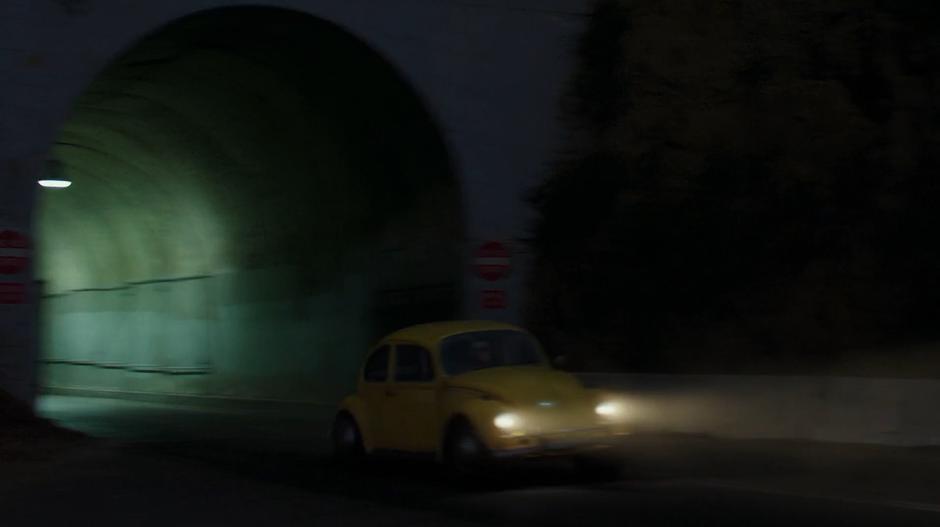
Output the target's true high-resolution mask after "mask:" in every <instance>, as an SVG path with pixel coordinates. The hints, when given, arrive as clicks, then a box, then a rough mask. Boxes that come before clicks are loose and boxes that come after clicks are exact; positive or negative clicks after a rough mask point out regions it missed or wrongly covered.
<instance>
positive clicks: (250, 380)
mask: <svg viewBox="0 0 940 527" xmlns="http://www.w3.org/2000/svg"><path fill="white" fill-rule="evenodd" d="M287 272H289V270H288V271H287ZM337 284H338V285H337V287H334V288H331V289H330V290H327V291H323V292H320V293H319V294H318V295H316V296H308V297H302V298H295V299H294V300H293V301H284V300H282V298H283V297H284V296H285V294H284V293H289V291H287V292H285V291H283V289H284V288H290V286H291V284H290V281H289V280H285V270H278V269H267V270H261V271H253V272H239V273H230V274H223V275H217V276H212V277H204V278H195V279H191V280H179V281H172V282H163V283H160V282H157V283H152V284H139V285H132V286H128V287H126V288H120V289H115V290H107V291H84V292H74V293H69V294H63V295H59V296H55V297H52V298H49V299H48V300H47V301H46V303H45V309H46V310H49V311H51V313H47V314H46V315H45V316H46V318H47V320H50V322H51V323H53V324H56V325H57V327H54V328H50V330H49V331H46V332H45V333H44V335H45V341H44V342H43V343H42V347H43V348H44V349H45V350H46V353H47V355H46V357H45V359H44V363H45V366H44V370H45V372H44V373H45V384H46V386H47V387H48V388H52V389H57V388H69V389H71V390H87V391H102V392H108V391H114V392H129V393H151V394H159V393H163V394H175V395H190V396H202V395H211V396H216V397H234V398H272V399H306V400H316V401H324V402H332V401H336V400H338V398H339V397H340V396H341V394H342V393H343V392H345V391H348V390H349V389H350V388H351V386H352V385H353V381H354V379H355V371H356V369H357V368H358V367H359V364H360V362H361V357H362V355H363V353H365V350H367V349H368V346H369V344H370V342H369V341H368V336H367V334H365V333H364V332H363V331H362V328H363V322H364V321H363V320H362V319H361V315H362V313H363V312H368V309H369V308H370V306H371V304H372V300H373V299H372V298H371V289H370V287H369V286H370V285H371V284H369V283H367V281H366V280H365V277H364V276H362V275H349V276H345V277H342V278H340V279H339V280H337ZM279 289H282V290H279ZM88 296H91V297H92V298H85V297H88ZM73 306H74V307H73ZM95 308H97V309H95ZM197 313H198V314H199V315H200V317H199V318H195V315H196V314H197ZM89 330H91V332H90V331H89Z"/></svg>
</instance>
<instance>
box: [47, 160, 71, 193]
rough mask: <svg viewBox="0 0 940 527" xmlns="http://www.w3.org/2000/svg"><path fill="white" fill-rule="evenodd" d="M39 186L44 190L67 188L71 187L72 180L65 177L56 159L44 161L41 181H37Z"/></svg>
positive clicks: (60, 164)
mask: <svg viewBox="0 0 940 527" xmlns="http://www.w3.org/2000/svg"><path fill="white" fill-rule="evenodd" d="M39 186H41V187H45V188H69V187H70V186H72V180H71V179H69V177H68V176H66V175H65V170H64V169H63V167H62V163H61V162H60V161H58V160H56V159H50V160H49V161H46V167H45V171H44V173H43V175H42V179H40V180H39Z"/></svg>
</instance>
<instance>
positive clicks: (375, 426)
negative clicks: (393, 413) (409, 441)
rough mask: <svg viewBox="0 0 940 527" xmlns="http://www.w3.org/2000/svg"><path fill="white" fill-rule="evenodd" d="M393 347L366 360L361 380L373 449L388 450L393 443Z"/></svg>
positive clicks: (383, 347) (383, 348) (361, 395)
mask: <svg viewBox="0 0 940 527" xmlns="http://www.w3.org/2000/svg"><path fill="white" fill-rule="evenodd" d="M391 358H392V347H391V346H390V345H388V344H386V345H383V346H379V347H378V348H376V349H375V350H374V351H373V352H372V353H371V354H370V355H369V357H368V358H367V359H366V363H365V366H364V367H363V368H362V377H361V378H360V379H359V396H360V397H361V398H362V401H363V403H365V407H366V413H365V417H364V418H365V419H366V420H367V422H366V423H363V424H364V425H365V426H366V427H367V428H368V432H367V433H368V434H369V441H370V443H371V446H372V448H377V449H387V448H392V447H391V446H390V443H391V441H390V440H389V437H388V430H389V427H388V426H387V421H388V408H387V405H388V395H387V393H386V391H387V390H388V389H389V381H390V373H391Z"/></svg>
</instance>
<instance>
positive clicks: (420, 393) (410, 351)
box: [387, 342, 438, 452]
mask: <svg viewBox="0 0 940 527" xmlns="http://www.w3.org/2000/svg"><path fill="white" fill-rule="evenodd" d="M394 356H395V359H394V363H395V367H394V369H393V378H392V382H391V384H390V386H389V389H388V391H387V393H388V395H389V397H388V403H387V404H388V409H389V415H390V416H394V424H392V423H389V426H390V428H393V429H394V432H392V433H391V436H392V437H393V438H394V442H395V447H394V448H396V449H398V450H404V451H408V452H433V451H434V449H435V448H436V447H437V441H438V438H437V430H438V426H437V418H438V416H437V401H436V395H437V382H436V381H437V378H438V375H437V374H436V372H435V368H434V363H433V361H432V358H431V353H430V352H429V351H428V350H427V349H426V348H424V347H423V346H420V345H418V344H413V343H409V342H399V343H396V344H395V353H394Z"/></svg>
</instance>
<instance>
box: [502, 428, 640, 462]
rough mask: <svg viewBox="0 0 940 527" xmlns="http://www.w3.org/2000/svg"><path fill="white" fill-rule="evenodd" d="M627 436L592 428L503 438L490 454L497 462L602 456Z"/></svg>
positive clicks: (616, 431)
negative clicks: (498, 460)
mask: <svg viewBox="0 0 940 527" xmlns="http://www.w3.org/2000/svg"><path fill="white" fill-rule="evenodd" d="M627 435H629V433H628V432H626V431H623V430H613V429H610V428H592V429H582V430H570V431H562V432H554V433H551V434H542V435H532V436H516V437H512V438H505V437H504V438H500V439H501V440H500V441H498V442H497V443H496V444H495V445H494V446H493V447H492V448H491V449H490V454H491V455H492V457H493V458H494V459H518V458H532V457H550V456H566V455H578V454H588V453H600V452H603V451H605V450H609V449H611V448H613V447H615V446H617V445H618V444H619V443H620V442H621V441H622V440H623V438H624V437H625V436H627Z"/></svg>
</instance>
